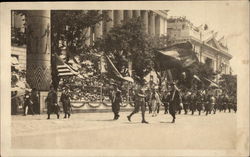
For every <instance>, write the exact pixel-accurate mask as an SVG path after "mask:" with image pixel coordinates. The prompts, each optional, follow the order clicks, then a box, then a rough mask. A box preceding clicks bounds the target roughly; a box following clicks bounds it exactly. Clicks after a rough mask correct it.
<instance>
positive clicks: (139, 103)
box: [127, 85, 148, 123]
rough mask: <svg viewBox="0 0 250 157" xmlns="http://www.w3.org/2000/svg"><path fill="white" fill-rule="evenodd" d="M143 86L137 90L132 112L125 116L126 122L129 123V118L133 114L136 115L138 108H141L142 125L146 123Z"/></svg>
mask: <svg viewBox="0 0 250 157" xmlns="http://www.w3.org/2000/svg"><path fill="white" fill-rule="evenodd" d="M142 88H143V85H142V86H141V87H140V89H139V90H138V92H137V94H136V95H135V96H136V97H135V102H134V107H135V108H134V110H133V112H132V113H131V114H130V115H129V116H127V118H128V120H129V121H131V117H132V116H133V115H134V114H135V113H138V112H139V110H140V108H141V113H142V123H148V122H147V121H146V120H145V111H146V103H145V98H146V95H145V93H144V91H143V89H142Z"/></svg>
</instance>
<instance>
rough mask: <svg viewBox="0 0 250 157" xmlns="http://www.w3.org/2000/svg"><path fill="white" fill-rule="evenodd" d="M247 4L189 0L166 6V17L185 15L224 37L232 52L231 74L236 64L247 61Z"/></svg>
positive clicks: (236, 68)
mask: <svg viewBox="0 0 250 157" xmlns="http://www.w3.org/2000/svg"><path fill="white" fill-rule="evenodd" d="M248 6H249V4H248V3H247V1H240V2H239V1H237V2H236V1H222V2H213V1H210V2H204V1H203V2H197V1H189V2H172V3H171V2H170V3H168V4H167V5H166V7H167V8H168V10H169V12H168V17H171V16H186V18H187V19H189V20H190V21H191V22H192V23H193V24H194V25H195V26H199V25H201V24H207V25H208V27H209V29H212V30H214V31H217V32H218V37H221V36H225V37H226V39H227V45H228V48H229V53H230V54H231V55H233V58H232V59H231V61H230V65H231V67H232V70H233V74H238V73H239V72H240V66H238V65H239V64H242V62H243V63H245V62H249V61H248V58H249V57H248V56H249V50H248V45H249V38H248V36H249V22H248V21H249V17H248V13H249V12H248ZM246 56H247V58H246Z"/></svg>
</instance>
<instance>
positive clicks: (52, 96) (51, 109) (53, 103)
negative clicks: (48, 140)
mask: <svg viewBox="0 0 250 157" xmlns="http://www.w3.org/2000/svg"><path fill="white" fill-rule="evenodd" d="M45 101H46V103H47V114H48V118H47V119H50V114H51V113H55V114H56V115H57V119H59V116H60V115H59V111H60V109H59V106H58V104H57V93H56V91H55V89H54V87H53V86H51V87H50V91H49V93H48V96H47V98H46V100H45Z"/></svg>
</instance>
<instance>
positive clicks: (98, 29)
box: [94, 10, 103, 40]
mask: <svg viewBox="0 0 250 157" xmlns="http://www.w3.org/2000/svg"><path fill="white" fill-rule="evenodd" d="M98 12H99V14H102V10H100V11H98ZM102 35H103V21H100V22H99V23H97V24H96V25H95V39H94V40H96V39H97V38H100V37H101V36H102Z"/></svg>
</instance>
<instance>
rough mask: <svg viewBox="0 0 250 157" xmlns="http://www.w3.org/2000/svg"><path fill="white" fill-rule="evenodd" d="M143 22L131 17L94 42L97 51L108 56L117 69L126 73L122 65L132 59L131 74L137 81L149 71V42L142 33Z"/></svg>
mask: <svg viewBox="0 0 250 157" xmlns="http://www.w3.org/2000/svg"><path fill="white" fill-rule="evenodd" d="M143 30H144V24H143V22H142V20H141V19H140V18H132V19H130V20H128V21H125V22H124V23H123V24H121V25H118V26H116V27H113V28H112V29H111V30H110V32H108V33H107V34H106V35H104V36H103V38H102V39H100V40H99V41H97V42H96V44H95V46H96V49H97V50H98V51H102V52H104V53H105V54H106V55H108V56H110V58H111V59H112V61H113V63H114V65H115V66H116V68H117V70H118V71H119V72H120V73H121V74H123V75H126V74H125V73H126V72H124V67H128V62H129V60H131V61H132V63H133V64H132V71H133V72H132V76H133V78H134V79H135V80H136V81H137V82H139V83H142V82H144V77H145V76H146V75H147V74H148V73H149V72H150V71H151V64H152V63H151V59H150V57H151V56H150V52H151V44H150V41H149V40H148V38H149V37H148V35H147V34H145V33H144V31H143Z"/></svg>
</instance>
